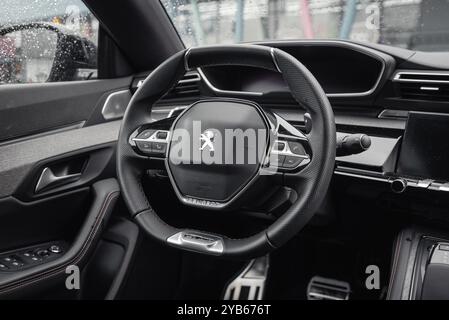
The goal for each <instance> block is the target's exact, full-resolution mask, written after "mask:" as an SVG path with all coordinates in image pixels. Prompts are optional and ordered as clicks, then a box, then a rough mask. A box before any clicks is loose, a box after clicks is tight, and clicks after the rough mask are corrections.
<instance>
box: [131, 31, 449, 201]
mask: <svg viewBox="0 0 449 320" xmlns="http://www.w3.org/2000/svg"><path fill="white" fill-rule="evenodd" d="M256 44H258V45H267V46H272V47H277V48H280V49H282V50H284V51H286V52H288V53H290V54H291V55H293V56H294V57H295V58H297V59H298V60H299V61H300V62H301V63H303V64H304V65H305V66H306V67H307V68H308V69H309V70H310V71H311V73H312V74H313V75H314V76H315V77H316V78H317V80H318V82H319V83H320V84H321V85H322V87H323V89H324V91H325V92H326V94H327V96H328V98H329V100H330V102H331V104H332V107H333V109H334V114H335V122H336V126H337V131H338V135H340V136H341V135H346V134H350V133H363V134H367V135H369V136H370V137H371V140H372V145H371V148H370V149H369V150H368V151H366V152H364V153H361V154H358V155H352V156H346V157H339V158H337V161H336V170H335V174H336V175H339V176H345V177H349V178H354V179H363V180H371V181H378V182H383V183H388V184H391V185H392V186H394V191H397V192H402V191H403V190H402V187H404V188H405V187H414V188H419V189H430V190H436V191H449V169H448V167H447V165H446V164H447V163H449V151H448V150H449V145H448V144H444V143H443V144H441V137H445V136H447V134H448V133H449V132H448V129H447V128H449V121H447V119H448V117H449V71H448V70H449V64H448V63H447V59H441V57H444V55H443V54H433V53H428V54H425V53H417V52H412V51H408V50H405V49H398V48H393V47H388V46H381V45H379V46H377V45H372V44H370V45H368V44H362V43H354V42H348V41H338V40H335V41H333V40H332V41H315V40H314V41H280V42H264V43H256ZM446 58H447V57H446ZM140 80H141V79H140ZM137 81H139V79H136V80H135V84H137V83H138V82H137ZM206 97H239V98H242V99H248V100H252V101H255V102H257V103H258V104H259V105H260V106H261V107H262V108H265V109H268V110H269V111H272V112H275V113H276V114H278V115H279V116H281V117H283V118H284V119H285V120H287V121H288V122H289V123H291V124H292V125H294V126H295V127H297V128H299V129H304V125H305V121H304V113H305V110H304V109H302V108H301V107H300V106H298V104H297V103H296V102H295V101H294V100H293V98H292V96H291V94H290V93H289V91H288V88H287V86H286V85H285V83H284V81H283V78H282V75H281V74H278V73H275V72H271V71H267V70H264V69H256V68H249V67H243V66H223V67H207V68H202V69H200V70H197V71H193V72H189V73H187V74H186V76H185V77H184V79H182V80H181V81H179V83H178V85H177V86H176V87H175V88H173V89H172V91H171V92H169V93H168V94H167V96H166V97H165V98H164V99H163V100H161V101H160V102H159V103H158V104H157V105H156V106H154V107H153V109H152V116H153V118H154V119H155V120H160V119H162V118H164V117H168V116H173V115H176V114H177V113H180V112H181V111H182V110H183V109H184V108H185V107H186V106H188V105H190V104H191V103H193V102H194V101H198V100H200V99H203V98H206ZM421 132H424V133H425V134H421ZM439 141H440V142H439ZM395 189H396V190H395Z"/></svg>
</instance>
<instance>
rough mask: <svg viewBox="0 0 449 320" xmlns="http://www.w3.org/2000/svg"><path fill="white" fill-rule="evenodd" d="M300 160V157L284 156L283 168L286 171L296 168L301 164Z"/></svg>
mask: <svg viewBox="0 0 449 320" xmlns="http://www.w3.org/2000/svg"><path fill="white" fill-rule="evenodd" d="M302 160H303V159H302V158H300V157H294V156H286V157H285V160H284V165H283V167H284V168H288V169H293V168H296V167H297V166H299V165H300V164H301V162H302Z"/></svg>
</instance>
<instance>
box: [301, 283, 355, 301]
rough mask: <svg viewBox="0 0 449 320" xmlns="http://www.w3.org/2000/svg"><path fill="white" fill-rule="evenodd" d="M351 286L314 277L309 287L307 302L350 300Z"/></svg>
mask: <svg viewBox="0 0 449 320" xmlns="http://www.w3.org/2000/svg"><path fill="white" fill-rule="evenodd" d="M350 293H351V286H350V285H349V283H347V282H344V281H338V280H334V279H326V278H322V277H313V278H312V279H310V282H309V285H308V286H307V300H349V295H350Z"/></svg>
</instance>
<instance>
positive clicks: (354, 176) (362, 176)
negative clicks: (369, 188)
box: [334, 169, 390, 183]
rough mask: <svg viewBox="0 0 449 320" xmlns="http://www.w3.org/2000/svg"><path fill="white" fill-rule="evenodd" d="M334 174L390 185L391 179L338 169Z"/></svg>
mask: <svg viewBox="0 0 449 320" xmlns="http://www.w3.org/2000/svg"><path fill="white" fill-rule="evenodd" d="M334 174H336V175H339V176H345V177H351V178H359V179H365V180H371V181H378V182H385V183H390V179H389V178H377V177H371V176H367V175H363V174H358V173H349V172H344V171H340V170H338V169H336V170H335V171H334Z"/></svg>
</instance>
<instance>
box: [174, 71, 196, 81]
mask: <svg viewBox="0 0 449 320" xmlns="http://www.w3.org/2000/svg"><path fill="white" fill-rule="evenodd" d="M192 75H194V76H196V78H192V79H181V80H179V81H178V84H184V83H191V82H199V81H201V76H200V74H199V73H198V71H189V72H188V73H186V74H185V75H184V77H185V76H192Z"/></svg>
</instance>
